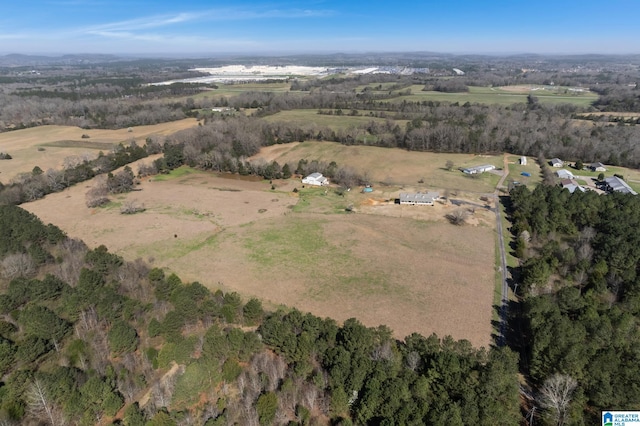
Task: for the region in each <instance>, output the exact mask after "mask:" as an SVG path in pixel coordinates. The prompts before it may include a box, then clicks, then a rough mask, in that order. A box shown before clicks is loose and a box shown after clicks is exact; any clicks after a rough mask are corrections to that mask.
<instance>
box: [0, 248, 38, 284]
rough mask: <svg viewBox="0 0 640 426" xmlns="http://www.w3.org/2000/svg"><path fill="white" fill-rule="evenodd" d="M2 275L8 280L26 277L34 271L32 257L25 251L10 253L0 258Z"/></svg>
mask: <svg viewBox="0 0 640 426" xmlns="http://www.w3.org/2000/svg"><path fill="white" fill-rule="evenodd" d="M1 265H2V276H3V277H5V278H8V279H10V280H12V279H14V278H18V277H28V276H30V275H32V274H33V273H34V272H35V269H36V267H35V264H34V263H33V259H32V258H31V256H29V255H28V254H26V253H14V254H10V255H8V256H7V257H5V258H4V259H2V263H1Z"/></svg>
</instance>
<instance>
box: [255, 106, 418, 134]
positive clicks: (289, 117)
mask: <svg viewBox="0 0 640 426" xmlns="http://www.w3.org/2000/svg"><path fill="white" fill-rule="evenodd" d="M348 113H349V111H344V115H328V114H318V110H317V109H293V110H288V111H280V112H278V113H277V114H273V115H269V116H267V117H265V118H264V120H265V121H267V122H270V123H273V122H278V121H284V122H287V123H289V124H291V125H295V126H306V125H309V124H315V125H316V126H319V127H329V128H331V129H332V130H336V131H337V130H340V129H348V128H350V127H354V126H358V125H363V124H368V123H370V122H372V121H378V122H381V123H384V122H385V121H386V119H385V118H377V117H371V116H368V115H366V111H362V112H360V111H359V113H364V114H365V115H355V116H351V115H347V114H348ZM406 123H407V120H397V124H398V125H400V126H401V127H402V126H405V125H406Z"/></svg>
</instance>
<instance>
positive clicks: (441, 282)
mask: <svg viewBox="0 0 640 426" xmlns="http://www.w3.org/2000/svg"><path fill="white" fill-rule="evenodd" d="M323 144H324V143H323ZM400 152H402V151H400ZM404 154H405V155H408V156H410V155H414V154H416V153H406V152H405V153H404ZM142 161H144V160H142ZM147 161H148V160H147ZM437 162H438V163H439V160H438V161H437ZM134 170H135V167H134ZM424 172H425V175H427V176H428V170H426V169H425V171H424ZM414 173H415V172H414ZM450 173H453V172H450ZM457 173H460V172H457ZM228 177H229V176H226V177H219V176H216V175H213V174H210V173H204V172H199V171H195V170H192V169H180V171H179V172H178V173H176V174H175V177H169V178H168V179H164V180H154V179H152V180H146V181H144V182H142V184H141V185H140V186H139V188H138V189H139V190H138V191H134V192H131V193H129V194H126V195H121V196H118V197H115V198H113V201H114V202H113V203H112V204H111V205H109V206H107V207H105V208H97V209H88V208H87V207H86V206H85V204H84V203H85V193H86V192H87V190H88V189H89V188H90V187H91V186H92V183H91V182H87V183H85V184H83V185H77V186H76V187H73V188H69V189H67V190H65V191H63V192H61V193H57V194H52V195H49V196H47V197H46V198H45V199H42V200H38V201H36V202H32V203H28V204H25V205H23V207H25V208H26V209H27V210H29V211H31V212H33V213H35V214H36V215H38V216H39V217H40V218H41V219H42V220H43V221H45V222H51V223H54V224H56V225H57V226H59V227H60V228H62V229H63V230H64V231H65V232H67V233H68V235H70V236H72V237H75V238H81V239H83V240H84V241H85V242H86V243H87V244H89V246H90V247H95V246H97V245H100V244H104V245H106V246H107V247H109V249H110V250H111V251H112V252H114V253H118V254H120V255H122V256H124V257H125V258H126V259H129V260H133V259H136V258H142V259H144V260H148V261H151V262H152V264H153V265H154V266H160V267H167V268H168V269H169V270H171V271H175V272H176V273H177V274H178V275H179V276H180V277H181V278H182V279H183V280H184V281H196V280H197V281H199V282H201V283H202V284H204V285H207V286H208V287H210V288H214V289H215V288H218V287H222V288H223V289H224V290H227V291H238V292H239V293H241V294H242V295H244V296H245V298H248V297H252V296H256V297H258V298H260V299H262V300H263V301H264V302H265V304H266V305H267V306H271V307H274V306H278V305H285V306H294V307H296V308H299V309H301V310H303V311H310V312H312V313H314V314H316V315H319V316H322V317H325V316H327V317H331V318H335V319H336V320H338V321H341V320H345V319H347V318H350V317H356V318H358V319H360V320H361V321H362V322H363V323H364V324H366V325H369V326H377V325H380V324H385V325H388V326H389V327H390V328H391V329H393V330H394V332H395V335H396V336H397V337H404V336H406V335H408V334H410V333H412V332H419V333H421V334H424V335H429V334H431V333H433V332H435V333H437V334H438V335H439V336H444V335H451V336H453V337H454V338H456V339H462V338H464V339H468V340H469V341H471V342H472V343H473V344H474V345H475V346H486V345H488V344H489V343H490V335H491V331H492V329H491V315H492V306H491V305H492V302H493V300H494V299H493V298H494V294H493V293H494V273H495V257H494V239H495V230H494V227H495V216H494V215H493V213H492V212H491V211H488V210H486V209H483V208H478V209H476V211H475V213H474V214H473V217H472V218H471V219H470V220H469V223H468V224H467V225H466V226H462V227H457V226H454V225H451V224H449V223H448V222H447V221H446V220H445V218H444V216H445V214H446V213H447V212H449V211H451V210H452V209H456V208H457V207H454V206H451V205H445V204H438V205H436V206H434V207H417V206H399V205H394V204H392V202H391V204H390V203H389V202H388V199H389V198H390V197H393V196H394V195H395V196H397V192H394V190H393V189H392V188H385V191H386V192H383V191H382V190H380V189H376V190H375V191H374V193H372V194H362V193H359V192H358V191H357V190H354V191H351V192H349V193H347V195H346V197H341V196H339V195H338V194H337V193H336V192H335V191H334V190H333V189H328V190H327V192H326V193H325V189H324V188H317V189H316V188H314V189H304V190H302V188H301V183H300V181H299V180H297V179H296V180H289V181H274V182H275V183H276V185H277V186H278V187H277V188H276V190H271V189H270V188H271V185H270V184H268V183H267V182H266V181H259V182H255V181H254V182H251V181H246V180H240V179H229V178H228ZM294 187H297V188H299V189H300V192H299V193H298V194H295V193H293V192H292V190H293V188H294ZM414 187H415V185H414ZM472 197H475V199H477V198H478V197H479V195H478V194H476V195H472ZM127 200H136V201H138V202H139V203H143V204H144V206H145V207H146V211H144V212H143V213H139V214H135V215H121V214H120V213H119V205H120V204H121V203H123V202H126V201H127ZM476 201H477V202H479V203H480V202H481V201H479V200H476ZM348 204H353V205H354V206H355V210H356V211H357V213H352V214H347V213H345V209H344V206H346V205H348Z"/></svg>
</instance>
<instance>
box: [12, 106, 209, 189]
mask: <svg viewBox="0 0 640 426" xmlns="http://www.w3.org/2000/svg"><path fill="white" fill-rule="evenodd" d="M196 124H197V122H196V120H195V119H193V118H188V119H184V120H179V121H174V122H170V123H161V124H155V125H151V126H138V127H132V128H131V132H129V131H128V129H118V130H102V129H89V130H88V129H81V128H79V127H73V126H39V127H33V128H29V129H23V130H14V131H11V132H5V133H0V152H7V153H9V154H10V155H11V156H12V157H13V158H12V159H11V160H3V161H0V174H1V175H0V181H4V182H7V181H8V180H9V179H11V178H13V177H14V176H16V175H17V174H19V173H23V172H30V171H31V170H32V169H33V168H34V167H35V166H38V167H40V168H41V169H42V170H47V169H49V168H54V169H58V168H61V167H62V163H63V160H64V159H65V158H67V157H70V156H74V155H87V156H89V157H90V158H93V157H96V156H97V155H98V152H100V151H109V150H110V149H111V148H112V147H113V146H114V145H117V144H119V143H121V142H123V143H127V142H130V141H131V140H135V141H136V142H138V143H139V144H141V145H142V144H144V141H145V139H146V138H147V137H149V136H152V135H169V134H171V133H175V132H177V131H179V130H183V129H187V128H190V127H193V126H195V125H196ZM84 134H86V135H88V136H89V138H82V135H84ZM38 148H40V150H38Z"/></svg>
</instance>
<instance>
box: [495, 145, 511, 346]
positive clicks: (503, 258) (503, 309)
mask: <svg viewBox="0 0 640 426" xmlns="http://www.w3.org/2000/svg"><path fill="white" fill-rule="evenodd" d="M503 170H504V173H503V175H502V177H501V178H500V181H499V182H498V184H497V185H496V190H495V191H494V193H493V198H494V200H495V202H496V208H495V212H496V232H497V233H498V245H499V247H500V263H501V265H500V272H501V274H502V295H501V299H500V300H501V306H500V335H499V336H498V345H499V346H504V345H505V344H506V341H505V329H506V325H507V310H508V307H509V284H508V282H507V278H508V274H509V271H508V270H507V254H506V251H505V249H504V236H503V229H502V215H501V214H500V211H501V209H500V198H499V195H500V188H504V185H503V184H504V180H505V179H506V178H507V175H508V174H509V164H508V163H507V156H506V154H505V156H504V167H503Z"/></svg>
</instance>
